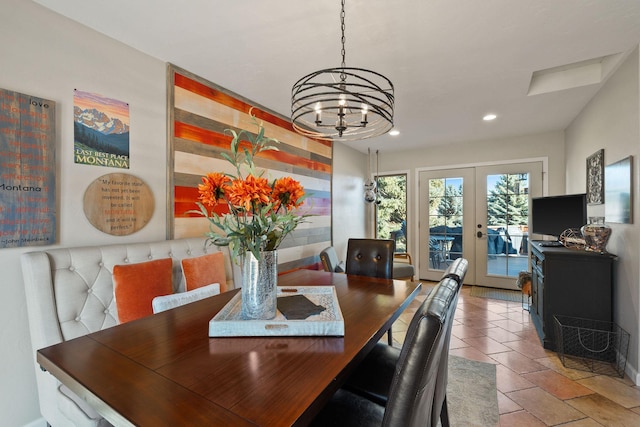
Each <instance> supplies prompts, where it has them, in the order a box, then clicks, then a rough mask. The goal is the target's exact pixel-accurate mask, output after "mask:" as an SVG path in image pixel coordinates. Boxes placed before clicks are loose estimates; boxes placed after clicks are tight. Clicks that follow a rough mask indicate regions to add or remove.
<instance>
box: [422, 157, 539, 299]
mask: <svg viewBox="0 0 640 427" xmlns="http://www.w3.org/2000/svg"><path fill="white" fill-rule="evenodd" d="M541 195H542V162H528V163H513V164H504V165H492V166H479V167H468V168H457V169H447V170H431V171H422V172H420V173H419V204H420V207H419V218H420V227H419V229H420V243H419V245H420V247H419V263H420V264H419V272H420V278H421V279H426V280H440V278H441V277H442V272H443V271H444V270H445V269H446V268H447V266H449V265H450V264H451V262H453V260H455V259H456V258H459V257H464V258H466V259H467V260H469V270H468V272H467V276H466V278H465V283H469V284H477V285H481V286H488V287H496V288H505V289H517V287H516V284H515V282H516V278H517V276H518V273H519V272H520V271H523V270H527V269H528V259H529V256H528V227H529V223H530V222H529V204H530V201H531V197H538V196H541Z"/></svg>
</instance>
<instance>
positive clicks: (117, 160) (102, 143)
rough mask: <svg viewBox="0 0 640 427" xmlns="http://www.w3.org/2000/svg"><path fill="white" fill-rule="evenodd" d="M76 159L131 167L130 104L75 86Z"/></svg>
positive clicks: (98, 164)
mask: <svg viewBox="0 0 640 427" xmlns="http://www.w3.org/2000/svg"><path fill="white" fill-rule="evenodd" d="M73 140H74V157H75V163H80V164H83V165H93V166H107V167H112V168H121V169H129V104H128V103H126V102H122V101H118V100H116V99H110V98H105V97H104V96H102V95H98V94H95V93H90V92H83V91H80V90H77V89H75V90H74V95H73Z"/></svg>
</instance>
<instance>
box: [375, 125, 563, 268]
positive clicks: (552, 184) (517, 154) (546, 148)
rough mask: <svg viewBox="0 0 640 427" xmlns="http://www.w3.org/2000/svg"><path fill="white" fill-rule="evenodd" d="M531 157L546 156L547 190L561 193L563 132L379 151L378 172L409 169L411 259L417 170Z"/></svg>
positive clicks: (414, 249)
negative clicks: (404, 149)
mask: <svg viewBox="0 0 640 427" xmlns="http://www.w3.org/2000/svg"><path fill="white" fill-rule="evenodd" d="M532 158H547V159H548V176H547V177H545V178H544V179H545V180H546V181H547V185H546V187H547V188H548V194H550V195H556V194H564V134H563V132H549V133H542V134H536V135H525V136H518V137H513V138H505V139H499V140H492V141H475V142H463V143H458V144H455V145H443V146H436V147H428V148H421V149H416V150H410V151H400V152H397V151H393V150H392V148H391V147H390V149H389V150H385V151H381V152H380V159H379V161H380V173H384V172H393V171H399V170H410V176H409V179H408V184H409V189H408V207H407V208H408V211H407V212H408V217H409V221H408V222H407V226H408V233H410V234H411V235H412V236H415V238H412V239H409V244H410V246H411V247H410V248H409V253H411V254H412V255H413V257H414V259H415V258H416V257H417V255H418V254H419V251H418V241H419V238H418V235H419V233H418V223H417V222H418V220H417V205H416V203H417V200H415V199H416V197H415V195H416V194H418V193H417V189H416V187H417V185H418V183H417V182H418V179H417V176H416V174H417V172H416V171H417V170H419V169H421V168H429V167H438V168H440V167H442V168H446V167H449V166H458V167H460V166H461V165H465V166H467V165H468V166H471V165H478V164H486V163H497V162H501V161H514V160H522V159H532Z"/></svg>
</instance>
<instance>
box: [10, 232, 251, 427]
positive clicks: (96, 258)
mask: <svg viewBox="0 0 640 427" xmlns="http://www.w3.org/2000/svg"><path fill="white" fill-rule="evenodd" d="M217 251H223V253H224V255H225V275H226V279H227V285H228V287H229V289H233V288H235V284H234V276H236V275H235V274H234V271H235V272H237V270H236V266H235V265H233V264H232V262H231V259H230V257H229V252H228V250H227V248H219V247H216V246H206V245H205V238H188V239H176V240H164V241H159V242H152V243H130V244H116V245H105V246H85V247H77V248H56V249H49V250H44V251H37V252H28V253H24V254H22V256H21V264H22V271H23V277H24V284H25V293H26V296H27V311H28V316H29V330H30V332H31V343H32V346H33V355H34V361H35V354H36V350H38V349H40V348H44V347H48V346H51V345H54V344H57V343H60V342H62V341H67V340H70V339H73V338H76V337H79V336H82V335H86V334H89V333H92V332H96V331H99V330H102V329H106V328H109V327H112V326H115V325H117V324H118V323H119V322H118V312H117V308H116V304H115V300H114V297H113V278H112V272H113V266H114V265H117V264H133V263H139V262H144V261H149V260H156V259H161V258H172V259H173V289H174V292H183V291H184V281H183V280H182V269H181V264H180V262H181V260H182V259H184V258H193V257H198V256H202V255H205V254H207V253H212V252H217ZM238 274H239V273H238ZM236 277H239V276H236ZM35 366H36V380H37V385H38V395H39V399H40V411H41V412H42V416H43V417H44V418H45V419H46V420H47V422H48V423H49V424H50V425H52V426H54V427H58V426H75V427H80V426H108V425H110V424H109V423H108V422H107V421H106V420H104V419H103V418H102V417H100V415H99V414H98V413H96V412H95V411H94V410H93V408H91V407H90V406H88V405H87V404H86V403H85V402H84V401H82V400H81V399H79V398H78V397H77V396H76V395H75V394H74V393H73V392H71V390H69V389H68V388H66V387H65V386H63V385H61V384H60V383H59V382H58V380H57V379H56V378H55V377H53V376H52V375H50V374H49V373H47V372H43V371H41V370H40V368H39V366H38V365H37V363H36V364H35Z"/></svg>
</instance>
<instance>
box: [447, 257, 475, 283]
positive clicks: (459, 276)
mask: <svg viewBox="0 0 640 427" xmlns="http://www.w3.org/2000/svg"><path fill="white" fill-rule="evenodd" d="M468 268H469V261H467V260H466V259H464V258H458V259H456V260H454V261H453V262H452V263H451V265H449V267H447V269H446V270H445V271H444V273H443V274H442V278H443V279H444V278H446V277H451V278H452V279H455V280H456V281H457V282H458V284H459V285H460V286H462V282H464V276H466V275H467V269H468Z"/></svg>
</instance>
